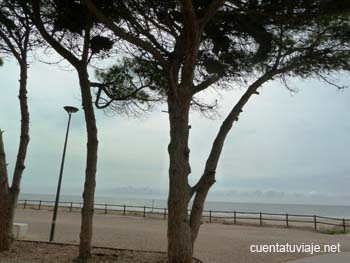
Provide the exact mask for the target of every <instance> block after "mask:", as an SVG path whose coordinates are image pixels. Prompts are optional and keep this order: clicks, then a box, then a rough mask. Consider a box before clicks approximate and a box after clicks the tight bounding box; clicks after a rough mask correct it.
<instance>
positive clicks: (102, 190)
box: [0, 60, 350, 205]
mask: <svg viewBox="0 0 350 263" xmlns="http://www.w3.org/2000/svg"><path fill="white" fill-rule="evenodd" d="M91 76H93V73H91ZM340 78H341V80H342V81H343V83H345V84H346V83H349V82H348V80H349V79H348V78H345V77H344V76H341V77H340ZM0 79H1V93H0V94H1V96H0V129H2V130H5V134H4V140H5V147H6V152H7V162H8V163H9V166H8V168H9V174H12V172H13V168H14V163H15V158H16V152H17V147H18V141H19V127H20V115H19V104H18V99H17V93H18V67H17V65H16V63H14V62H13V61H9V60H7V61H5V64H4V66H3V67H2V68H0ZM28 83H29V84H28V97H29V110H30V114H31V124H30V136H31V141H30V144H29V150H28V155H27V161H26V167H27V168H26V170H25V173H24V177H23V181H22V192H25V193H35V192H38V193H54V191H55V187H56V185H57V178H58V172H59V166H60V161H61V155H62V150H63V142H64V136H65V129H66V125H67V114H66V112H65V111H64V110H63V106H65V105H72V106H76V107H78V108H79V109H80V111H79V112H78V113H76V114H74V115H73V117H72V122H71V130H70V134H69V142H68V149H67V155H66V163H65V170H64V179H63V185H62V192H63V193H66V194H72V193H73V194H77V195H80V194H81V189H82V186H83V180H84V168H85V153H86V151H85V149H86V133H85V124H84V120H83V112H82V110H81V101H80V92H79V88H78V81H77V76H76V74H75V72H74V71H64V70H62V69H61V68H59V67H58V66H55V65H54V66H52V65H51V66H50V65H46V64H42V63H34V64H32V65H31V67H30V69H29V79H28ZM290 83H291V86H292V87H294V88H297V89H298V90H299V91H298V92H297V93H294V94H291V92H290V91H288V90H287V89H286V88H284V87H283V86H282V85H281V84H280V83H279V82H278V81H275V82H270V83H268V84H267V85H265V86H264V87H263V89H262V90H261V95H260V96H255V97H254V98H253V99H251V101H249V103H248V104H247V106H246V107H245V109H244V112H243V114H242V115H241V117H240V120H239V122H238V123H235V125H234V127H233V129H232V131H231V132H230V134H229V137H228V138H227V140H226V143H225V147H224V151H223V153H222V158H221V160H220V163H219V167H218V171H217V183H216V184H215V185H214V187H213V192H212V194H211V195H210V198H212V199H223V200H229V201H253V202H258V201H265V200H266V201H271V202H303V203H315V202H316V203H323V204H335V203H337V204H345V205H350V194H349V185H350V118H349V113H350V103H349V102H350V89H347V90H344V91H338V90H337V89H336V88H334V87H331V86H329V85H328V86H327V85H326V84H324V83H320V82H317V81H298V80H291V82H290ZM243 91H244V90H241V89H238V88H237V89H235V90H232V91H229V92H223V93H221V97H222V98H221V99H220V98H219V97H218V95H217V94H216V93H215V92H209V93H207V94H206V96H212V97H213V98H218V99H219V105H220V109H219V111H220V113H221V117H218V118H217V119H215V120H210V119H206V118H204V117H202V116H200V115H199V114H198V113H191V117H190V122H191V126H192V129H191V131H190V136H191V138H190V147H191V165H192V175H191V182H195V180H196V179H197V178H198V177H199V176H200V174H201V172H202V171H203V168H204V163H205V160H206V157H207V156H208V153H209V150H210V146H211V143H212V141H213V138H214V136H215V134H216V132H217V131H218V129H219V126H220V123H221V122H222V120H223V118H224V116H225V115H226V114H227V113H228V111H229V109H230V107H232V106H233V105H234V103H235V102H236V101H237V99H238V98H239V96H240V95H241V94H242V92H243ZM162 109H163V110H164V109H166V105H163V106H160V107H158V108H157V109H156V110H154V111H153V112H151V113H149V114H148V116H147V117H144V118H142V119H132V118H129V119H128V118H126V117H121V116H113V117H111V116H106V114H104V113H103V112H102V111H100V110H96V113H97V122H98V132H99V134H98V135H99V142H100V144H99V159H98V172H97V193H98V194H99V195H107V194H108V195H110V194H116V195H117V194H118V189H119V190H120V192H123V191H124V192H125V188H126V187H128V186H130V187H132V189H134V190H135V191H138V190H140V191H141V192H142V191H151V192H152V191H154V192H155V193H160V195H161V196H162V197H164V198H166V191H167V185H168V175H167V169H168V156H167V150H166V149H167V144H168V141H169V126H168V119H167V117H168V116H167V114H166V113H162V112H161V110H162ZM141 188H146V190H145V189H144V190H142V189H141ZM128 189H131V188H128ZM128 191H129V190H128Z"/></svg>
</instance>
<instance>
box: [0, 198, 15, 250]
mask: <svg viewBox="0 0 350 263" xmlns="http://www.w3.org/2000/svg"><path fill="white" fill-rule="evenodd" d="M0 198H1V199H0V215H1V216H0V251H5V250H9V249H10V247H11V244H12V240H13V237H12V224H13V220H11V219H12V216H11V214H12V211H11V209H10V194H9V193H4V194H3V193H0Z"/></svg>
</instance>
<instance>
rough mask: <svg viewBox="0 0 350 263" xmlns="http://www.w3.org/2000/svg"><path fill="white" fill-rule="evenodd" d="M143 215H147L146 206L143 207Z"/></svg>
mask: <svg viewBox="0 0 350 263" xmlns="http://www.w3.org/2000/svg"><path fill="white" fill-rule="evenodd" d="M143 217H146V207H145V206H144V207H143Z"/></svg>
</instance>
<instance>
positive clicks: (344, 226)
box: [343, 218, 346, 234]
mask: <svg viewBox="0 0 350 263" xmlns="http://www.w3.org/2000/svg"><path fill="white" fill-rule="evenodd" d="M343 228H344V234H346V224H345V218H343Z"/></svg>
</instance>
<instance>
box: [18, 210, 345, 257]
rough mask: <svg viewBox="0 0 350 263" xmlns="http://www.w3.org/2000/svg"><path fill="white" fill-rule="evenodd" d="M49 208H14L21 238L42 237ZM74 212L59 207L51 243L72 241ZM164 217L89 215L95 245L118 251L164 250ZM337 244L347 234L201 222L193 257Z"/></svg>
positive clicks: (75, 237)
mask: <svg viewBox="0 0 350 263" xmlns="http://www.w3.org/2000/svg"><path fill="white" fill-rule="evenodd" d="M51 219H52V211H49V210H46V209H45V210H44V209H43V210H37V209H23V208H18V209H17V211H16V217H15V222H17V223H27V224H28V225H29V229H28V234H27V236H26V238H25V239H27V240H40V241H47V240H48V237H49V231H50V226H51ZM80 220H81V217H80V213H79V212H72V213H69V212H68V211H66V210H64V209H62V210H60V211H59V214H58V219H57V223H56V235H55V241H56V242H64V243H72V244H78V242H79V232H80ZM166 226H167V223H166V220H164V219H160V218H159V219H156V218H147V217H146V218H143V217H137V216H128V215H127V216H123V215H116V214H107V215H105V214H103V213H101V212H97V213H95V217H94V236H93V244H94V245H95V246H103V247H114V248H123V249H135V250H149V251H166V248H167V239H166ZM276 243H279V244H286V243H289V244H303V243H304V244H311V243H313V244H319V245H324V244H326V245H327V244H330V245H332V244H338V243H339V244H340V248H341V251H342V252H346V251H350V236H349V234H347V235H326V234H322V233H318V232H315V231H312V230H308V229H298V228H282V227H259V226H245V225H228V224H222V223H204V224H202V226H201V229H200V232H199V236H198V239H197V241H196V244H195V253H194V256H195V257H197V258H199V259H200V260H202V261H203V262H208V263H212V262H213V263H232V262H238V263H253V262H254V263H255V262H262V263H264V262H266V263H268V262H272V263H274V262H275V263H279V262H285V261H288V260H292V259H296V258H301V257H305V256H310V254H308V253H304V254H302V253H251V252H250V246H251V245H258V244H276Z"/></svg>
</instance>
